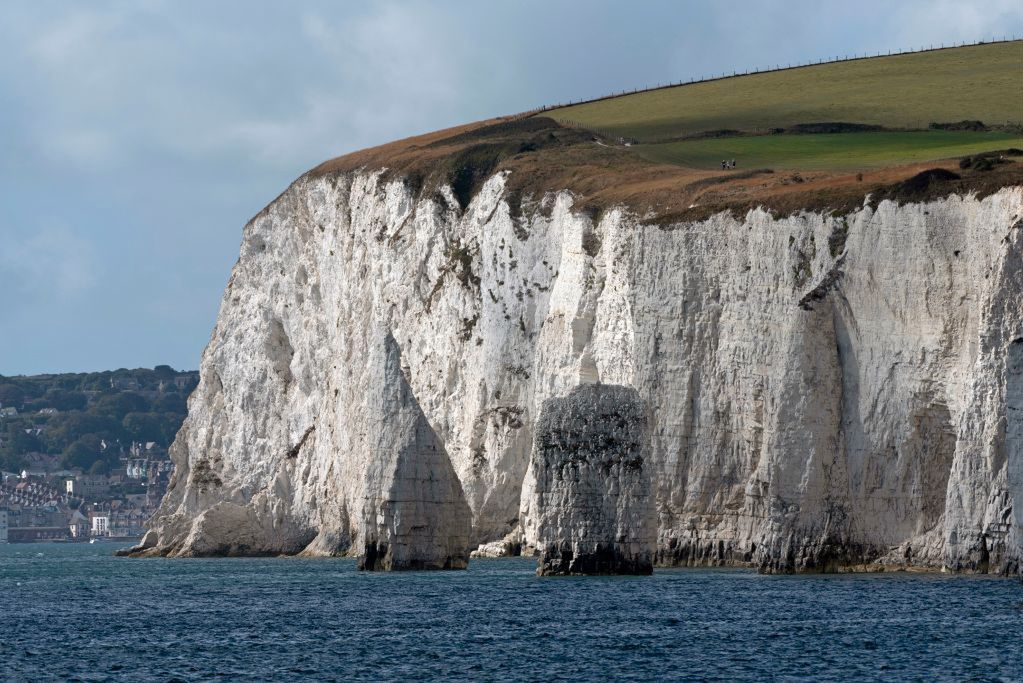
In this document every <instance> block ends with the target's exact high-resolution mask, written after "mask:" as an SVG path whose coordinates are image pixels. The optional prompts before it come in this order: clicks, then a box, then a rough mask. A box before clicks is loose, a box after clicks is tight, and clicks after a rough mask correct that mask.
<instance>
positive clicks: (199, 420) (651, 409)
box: [138, 171, 1023, 573]
mask: <svg viewBox="0 0 1023 683" xmlns="http://www.w3.org/2000/svg"><path fill="white" fill-rule="evenodd" d="M506 180H507V178H506V176H504V175H502V174H498V175H496V176H494V177H492V178H491V179H490V180H489V181H488V182H487V183H486V184H485V186H484V187H483V188H482V190H481V191H480V192H479V193H478V194H477V195H476V196H475V197H474V198H473V200H472V202H471V204H469V206H468V207H467V208H466V209H465V210H464V211H463V210H462V209H461V207H460V206H459V204H458V202H457V201H456V199H455V197H454V196H452V194H451V192H450V191H449V190H447V189H444V190H442V192H441V195H440V196H438V195H434V194H427V193H424V196H423V197H422V198H419V197H417V195H416V194H415V193H414V192H413V190H411V189H409V188H408V187H407V186H406V185H404V184H403V183H402V182H401V181H400V180H393V181H386V182H385V181H384V179H383V176H382V175H381V174H380V173H379V172H369V171H354V172H339V173H335V174H329V175H324V176H316V175H313V174H309V175H306V176H303V177H302V178H300V179H299V180H298V181H296V182H295V183H294V184H293V185H292V186H291V187H290V188H289V189H288V190H287V191H286V192H285V193H284V194H283V195H281V196H280V197H279V198H278V199H277V200H275V201H274V202H273V203H272V204H271V205H270V206H269V207H267V208H266V209H265V210H264V211H263V212H262V213H260V214H259V215H258V216H256V217H255V218H254V219H253V220H252V221H251V222H250V223H249V224H248V225H247V226H246V228H245V233H244V241H243V244H242V248H241V256H240V258H239V260H238V263H237V265H236V266H235V268H234V271H233V273H232V275H231V280H230V282H229V284H228V286H227V291H226V293H225V295H224V298H223V302H222V305H221V309H220V315H219V318H218V321H217V325H216V329H215V330H214V332H213V335H212V338H211V340H210V343H209V346H208V347H207V349H206V351H205V353H204V355H203V359H202V366H201V376H202V379H201V382H200V385H199V387H198V389H197V390H196V391H195V393H194V394H193V395H192V397H191V399H190V401H189V415H188V418H187V420H186V421H185V424H184V426H183V428H182V430H181V432H180V433H179V434H178V437H177V440H176V441H175V443H174V446H173V448H172V456H173V458H174V461H175V463H176V466H177V469H176V473H175V477H174V480H173V482H172V484H171V487H170V490H169V492H168V494H167V496H166V498H165V499H164V501H163V504H162V507H161V509H160V511H159V513H158V514H157V515H156V517H154V519H153V520H152V522H151V531H150V532H149V533H148V534H147V536H146V537H145V539H144V541H143V543H142V545H141V546H140V548H139V549H138V552H140V553H143V554H146V553H148V554H168V555H203V554H260V553H303V552H304V553H307V554H350V555H361V556H363V557H364V561H366V558H367V555H369V556H370V557H368V562H369V564H370V565H373V566H380V567H381V568H389V567H396V568H397V567H401V566H464V563H465V561H466V559H467V557H468V551H469V550H470V549H472V548H476V547H477V546H478V545H480V544H484V543H489V542H494V541H498V540H500V539H502V538H504V537H505V536H506V535H508V534H510V533H513V532H516V530H521V533H524V534H525V536H524V539H523V541H524V543H525V545H526V547H527V548H529V547H537V545H538V544H537V538H536V537H535V532H536V529H537V528H538V524H537V519H535V518H534V517H532V516H533V515H536V514H538V512H537V511H536V510H534V509H532V507H533V506H532V505H531V502H530V501H531V500H533V499H534V490H535V487H536V484H535V482H536V478H535V476H534V473H533V472H532V471H531V468H530V453H531V449H532V444H533V433H534V424H535V422H536V420H537V416H538V414H539V410H540V408H541V406H542V405H543V404H544V402H545V401H547V400H548V399H551V398H554V397H560V396H567V395H569V394H570V393H571V392H572V390H573V389H574V388H575V387H577V386H579V385H581V384H594V383H601V384H614V385H622V386H624V387H631V388H633V389H635V392H636V394H637V395H638V397H639V399H640V400H641V401H642V402H643V404H644V405H645V406H646V410H647V414H648V424H647V427H646V429H647V434H648V437H649V443H648V446H647V451H646V454H647V457H646V458H645V460H644V464H643V469H644V472H646V473H647V474H648V475H649V486H650V496H651V498H652V508H653V514H654V515H655V517H656V521H655V525H656V544H655V550H654V562H655V563H656V564H659V565H679V564H682V565H714V564H751V565H753V566H757V567H760V568H762V569H764V570H767V571H791V570H828V569H833V568H842V567H856V566H866V565H886V566H920V567H929V568H942V567H944V568H948V569H950V570H961V571H988V570H990V571H1003V572H1007V573H1016V572H1018V571H1019V566H1020V564H1019V563H1020V559H1021V555H1023V342H1021V341H1020V339H1021V338H1023V260H1021V259H1023V251H1021V249H1023V189H1021V188H1007V189H1004V190H1001V191H1000V192H997V193H996V194H993V195H991V196H988V197H986V198H984V199H977V198H975V197H972V196H967V197H960V196H954V195H953V196H950V197H948V198H946V199H943V200H937V201H931V202H927V203H920V204H905V205H901V206H900V205H897V204H895V203H893V202H890V201H884V202H881V203H880V204H878V205H877V206H873V207H872V206H870V205H865V206H864V207H863V208H862V209H861V210H858V211H856V212H854V213H851V214H849V215H844V216H830V215H820V214H815V213H803V214H796V215H793V216H790V217H785V218H775V217H772V215H771V214H770V213H768V212H766V211H763V210H754V211H751V212H749V213H746V214H745V215H742V216H739V217H733V216H731V215H728V214H719V215H716V216H713V217H711V218H709V219H707V220H703V221H699V222H691V223H683V224H677V225H668V226H661V225H648V224H644V222H643V220H642V218H641V217H637V216H636V215H634V214H632V213H630V212H628V211H626V210H624V209H615V210H609V211H606V212H604V213H603V214H602V215H601V216H600V217H599V218H598V219H596V220H594V219H593V218H591V216H590V215H589V214H586V213H583V212H574V211H573V199H572V195H571V193H570V192H567V191H566V192H562V193H560V194H557V193H555V194H548V195H546V196H545V197H542V198H534V199H535V201H526V202H524V203H523V205H522V209H521V212H520V213H521V215H519V212H515V213H514V214H513V212H512V210H511V209H510V208H509V203H508V202H507V201H506V198H505V195H504V186H505V182H506ZM636 533H637V534H639V535H641V534H642V531H641V530H637V531H636ZM531 534H534V536H533V537H531Z"/></svg>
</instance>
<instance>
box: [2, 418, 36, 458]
mask: <svg viewBox="0 0 1023 683" xmlns="http://www.w3.org/2000/svg"><path fill="white" fill-rule="evenodd" d="M25 424H26V423H24V422H18V423H15V424H12V425H10V426H9V427H8V430H7V432H8V434H9V435H10V439H9V441H8V443H7V450H8V451H9V452H10V453H11V454H12V455H17V456H22V455H27V454H28V453H38V452H40V451H42V450H44V447H43V444H42V443H41V442H40V441H39V438H38V437H36V435H35V434H32V433H26V431H25V430H26V427H25V426H24V425H25ZM30 426H31V425H30Z"/></svg>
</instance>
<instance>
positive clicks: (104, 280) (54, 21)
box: [0, 0, 1023, 375]
mask: <svg viewBox="0 0 1023 683" xmlns="http://www.w3.org/2000/svg"><path fill="white" fill-rule="evenodd" d="M1013 34H1015V35H1017V36H1021V37H1023V3H1021V2H1019V0H985V1H983V2H967V1H965V0H955V1H951V0H949V1H945V0H936V1H931V2H922V1H915V0H900V1H899V2H892V0H884V1H883V2H876V1H874V0H860V1H859V2H855V3H850V2H833V3H832V2H826V1H821V0H816V1H814V2H803V1H801V0H778V1H772V2H768V1H766V0H761V1H750V2H739V1H735V2H728V3H724V2H710V1H708V2H685V1H682V0H675V1H665V2H658V1H653V2H644V3H639V2H600V1H596V0H590V1H587V2H558V1H557V0H545V1H542V2H541V1H532V0H518V1H515V2H504V3H490V2H479V1H478V0H475V1H473V0H468V1H465V2H431V3H427V2H376V3H368V2H315V1H310V2H302V1H299V0H296V1H295V2H287V3H281V2H273V3H271V2H263V1H261V0H245V1H244V2H235V1H231V0H223V1H220V2H216V3H211V2H205V1H191V0H168V1H166V2H164V1H160V0H134V1H132V2H104V1H102V0H91V1H90V2H88V3H84V2H80V1H79V0H74V1H68V2H60V1H56V0H35V1H33V2H5V3H3V4H2V5H0V375H17V374H34V373H42V372H84V371H95V370H107V369H117V368H122V367H129V368H131V367H153V366H154V365H158V364H170V365H173V366H174V367H175V368H178V369H194V368H196V367H198V364H199V357H200V354H201V353H202V349H203V347H204V346H205V345H206V342H207V341H208V339H209V335H210V332H211V331H212V329H213V324H214V321H215V319H216V314H217V309H218V307H219V304H220V298H221V294H222V291H223V288H224V286H225V285H226V283H227V280H228V277H229V275H230V269H231V266H232V265H233V264H234V262H235V260H236V259H237V255H238V247H239V244H240V241H241V234H242V227H243V226H244V224H245V223H246V221H248V219H249V218H251V217H252V216H253V215H255V214H256V213H257V212H258V211H259V210H260V209H261V208H262V207H263V206H265V205H266V204H267V203H268V202H270V201H271V200H272V199H273V198H274V197H276V196H277V195H278V194H279V193H280V192H281V191H282V190H283V189H284V188H285V187H287V185H288V184H289V183H290V182H291V181H292V180H293V179H295V178H296V177H297V176H299V175H300V174H301V173H303V172H304V171H306V170H308V169H309V168H312V167H313V166H315V165H317V164H318V163H319V162H321V161H323V160H326V159H329V158H331V157H334V156H338V155H340V154H344V153H346V152H350V151H353V150H357V149H361V148H364V147H368V146H372V145H375V144H380V143H383V142H387V141H389V140H393V139H397V138H403V137H408V136H410V135H414V134H418V133H423V132H428V131H431V130H436V129H438V128H444V127H447V126H452V125H456V124H458V123H464V122H468V121H474V120H479V119H483V118H488V117H491V116H497V115H501V114H510V113H515V112H519V111H524V110H526V109H530V108H533V107H536V106H539V105H543V104H551V103H558V102H564V101H567V100H577V99H582V98H589V97H594V96H599V95H602V94H605V93H608V92H612V91H619V90H623V89H626V88H634V87H641V86H646V85H656V84H658V83H663V82H669V81H679V80H686V79H689V78H693V77H700V76H704V75H711V74H720V73H723V72H731V71H734V70H740V69H747V68H752V67H763V66H767V65H773V64H786V63H789V62H799V61H808V60H816V59H821V58H829V57H834V56H835V55H845V54H851V53H856V54H860V53H876V52H887V51H888V50H891V49H905V48H917V47H921V46H927V45H931V44H938V43H951V42H962V41H968V42H974V41H976V40H980V39H984V40H988V39H992V38H996V37H1001V36H1003V35H1009V36H1011V35H1013Z"/></svg>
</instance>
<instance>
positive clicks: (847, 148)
mask: <svg viewBox="0 0 1023 683" xmlns="http://www.w3.org/2000/svg"><path fill="white" fill-rule="evenodd" d="M1007 147H1017V148H1023V136H1018V135H1010V134H1006V133H970V132H958V131H957V132H953V131H922V132H916V133H835V134H829V135H764V136H753V137H729V138H714V139H705V140H686V141H682V142H669V143H663V144H654V145H637V146H636V147H635V150H636V152H637V153H638V154H639V155H640V156H642V157H644V158H646V159H649V160H650V161H657V162H661V163H670V164H678V165H680V166H689V167H692V168H720V165H721V160H722V159H735V160H736V161H737V165H738V167H739V170H742V169H752V168H774V169H804V170H857V169H870V168H878V167H883V166H886V165H889V164H891V163H892V160H893V159H897V160H898V161H899V162H900V163H914V162H918V161H932V160H935V159H947V158H952V157H961V156H965V155H968V154H976V153H978V152H984V151H989V150H994V149H1005V148H1007Z"/></svg>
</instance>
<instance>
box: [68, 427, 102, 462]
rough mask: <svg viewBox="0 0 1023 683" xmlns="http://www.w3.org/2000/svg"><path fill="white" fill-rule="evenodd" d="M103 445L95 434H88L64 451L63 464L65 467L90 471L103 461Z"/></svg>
mask: <svg viewBox="0 0 1023 683" xmlns="http://www.w3.org/2000/svg"><path fill="white" fill-rule="evenodd" d="M102 456H103V454H102V445H101V443H100V438H99V437H98V436H96V435H95V434H86V435H85V436H83V437H81V438H80V439H78V440H77V441H75V442H74V443H72V444H71V445H70V446H68V447H67V448H65V449H64V453H63V456H62V457H61V462H62V463H63V465H64V466H65V467H80V468H81V469H83V470H88V469H89V468H90V467H92V465H93V463H94V462H96V461H97V460H100V459H102Z"/></svg>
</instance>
